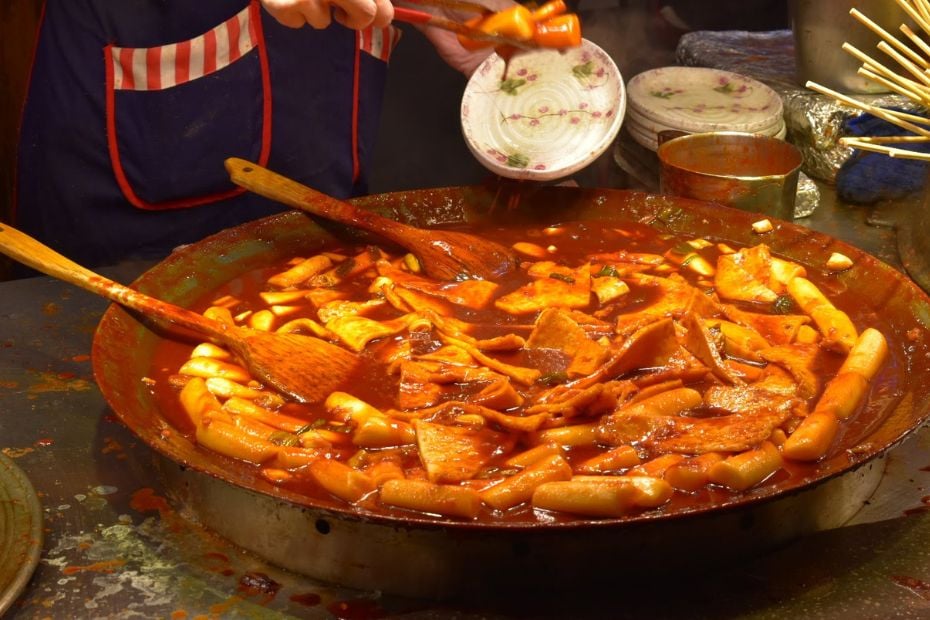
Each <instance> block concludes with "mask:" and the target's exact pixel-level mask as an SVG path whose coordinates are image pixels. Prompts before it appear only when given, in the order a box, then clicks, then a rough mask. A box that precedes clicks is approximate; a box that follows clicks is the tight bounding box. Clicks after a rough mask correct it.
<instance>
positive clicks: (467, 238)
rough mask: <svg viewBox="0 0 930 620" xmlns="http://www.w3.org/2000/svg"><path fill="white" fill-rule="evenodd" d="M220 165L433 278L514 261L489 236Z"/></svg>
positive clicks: (497, 272)
mask: <svg viewBox="0 0 930 620" xmlns="http://www.w3.org/2000/svg"><path fill="white" fill-rule="evenodd" d="M226 170H227V171H228V172H229V177H230V178H231V179H232V181H233V183H235V184H236V185H239V186H241V187H244V188H246V189H248V190H249V191H252V192H255V193H256V194H258V195H260V196H264V197H265V198H270V199H272V200H277V201H278V202H281V203H283V204H286V205H287V206H289V207H293V208H295V209H300V210H302V211H306V212H308V213H312V214H313V215H318V216H320V217H323V218H326V219H328V220H334V221H336V222H339V223H341V224H345V225H347V226H352V227H354V228H362V229H364V230H367V231H369V232H373V233H376V234H378V235H381V236H382V237H384V238H386V239H388V240H390V241H393V242H394V243H396V244H397V245H399V246H401V247H402V248H405V249H407V250H409V251H410V252H412V253H413V254H414V255H415V256H416V257H417V258H418V259H420V265H421V266H422V267H423V271H424V272H426V274H427V275H429V276H430V277H432V278H436V279H437V280H462V279H465V278H480V279H484V280H493V279H495V278H497V277H499V276H502V275H504V274H505V273H507V272H509V271H511V270H513V268H514V267H515V266H516V264H517V260H516V257H515V256H514V254H513V252H512V251H511V250H510V249H509V248H506V247H504V246H502V245H500V244H498V243H494V242H493V241H488V240H487V239H484V238H482V237H479V236H477V235H470V234H467V233H462V232H455V231H449V230H426V229H423V228H416V227H414V226H409V225H407V224H402V223H401V222H397V221H395V220H392V219H389V218H386V217H382V216H380V215H377V214H375V213H371V212H370V211H365V210H363V209H359V208H357V207H355V206H354V205H351V204H349V203H348V202H344V201H342V200H338V199H336V198H333V197H332V196H327V195H326V194H324V193H322V192H319V191H317V190H315V189H311V188H309V187H307V186H306V185H302V184H300V183H298V182H297V181H293V180H291V179H288V178H287V177H284V176H281V175H280V174H278V173H276V172H272V171H271V170H268V169H267V168H263V167H261V166H259V165H258V164H253V163H251V162H248V161H246V160H244V159H239V158H236V157H232V158H229V159H227V160H226Z"/></svg>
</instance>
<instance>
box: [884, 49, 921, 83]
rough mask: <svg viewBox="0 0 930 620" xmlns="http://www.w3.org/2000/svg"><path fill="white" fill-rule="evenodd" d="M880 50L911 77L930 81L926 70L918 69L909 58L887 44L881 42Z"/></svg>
mask: <svg viewBox="0 0 930 620" xmlns="http://www.w3.org/2000/svg"><path fill="white" fill-rule="evenodd" d="M878 49H879V50H881V51H882V52H885V53H886V54H887V55H889V56H891V57H892V58H893V59H894V60H895V61H896V62H897V63H898V64H899V65H901V66H902V67H904V68H905V69H907V71H908V72H909V73H910V74H911V75H913V76H915V77H916V76H920V78H921V81H923V80H924V79H930V76H928V74H927V73H926V72H925V71H924V70H922V68H921V67H918V66H917V65H915V64H914V63H912V62H911V61H909V60H908V59H907V58H905V57H904V56H902V55H901V54H899V53H898V52H897V51H896V50H894V49H893V48H892V47H891V46H890V45H888V44H887V43H886V42H884V41H880V42H879V43H878ZM928 84H930V83H928Z"/></svg>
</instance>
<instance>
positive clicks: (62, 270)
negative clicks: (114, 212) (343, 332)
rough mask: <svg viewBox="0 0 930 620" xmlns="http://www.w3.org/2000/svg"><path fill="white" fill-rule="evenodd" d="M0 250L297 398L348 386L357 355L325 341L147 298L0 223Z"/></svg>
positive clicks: (357, 362)
mask: <svg viewBox="0 0 930 620" xmlns="http://www.w3.org/2000/svg"><path fill="white" fill-rule="evenodd" d="M0 252H3V253H4V254H6V255H7V256H9V257H11V258H13V259H15V260H17V261H19V262H21V263H23V264H25V265H28V266H30V267H32V268H33V269H36V270H38V271H41V272H42V273H45V274H48V275H50V276H52V277H55V278H58V279H59V280H64V281H65V282H69V283H70V284H74V285H75V286H79V287H81V288H83V289H85V290H88V291H90V292H91V293H95V294H97V295H101V296H102V297H105V298H107V299H109V300H110V301H114V302H116V303H118V304H120V305H122V306H124V307H126V308H130V309H132V310H136V311H138V312H140V313H141V314H143V315H145V316H147V317H150V318H154V319H156V320H157V321H158V322H159V323H161V324H163V325H165V326H166V327H169V328H171V327H178V326H180V327H185V328H187V329H190V330H193V331H195V332H197V333H200V334H204V335H206V336H207V337H209V338H210V339H211V340H213V341H215V342H217V343H219V344H223V345H226V346H227V347H229V349H230V350H232V351H233V353H235V355H236V356H237V357H238V358H239V360H240V361H241V362H242V363H243V364H244V365H245V367H246V368H247V369H248V370H249V372H250V373H251V374H252V375H253V376H254V377H255V378H256V379H259V380H261V381H263V382H264V383H266V384H268V385H271V386H273V387H274V388H276V389H277V390H280V391H281V392H282V393H284V394H287V395H288V396H291V397H292V398H295V399H297V400H298V401H302V402H311V403H312V402H319V401H322V400H324V399H325V398H326V397H327V396H329V394H330V393H331V392H333V391H335V390H337V389H339V388H340V387H343V388H344V386H345V385H346V384H347V382H348V381H349V379H350V378H351V376H352V375H353V374H354V373H355V372H356V371H357V370H359V367H360V365H361V358H359V357H358V356H356V355H355V354H354V353H352V352H350V351H347V350H345V349H342V348H340V347H338V346H336V345H334V344H330V343H329V342H326V341H325V340H320V339H319V338H314V337H312V336H304V335H301V334H278V333H274V332H263V331H259V330H252V329H247V328H243V327H236V326H233V325H226V324H225V323H221V322H219V321H213V320H211V319H208V318H206V317H204V316H202V315H200V314H197V313H196V312H191V311H190V310H185V309H184V308H181V307H179V306H175V305H172V304H169V303H167V302H164V301H160V300H158V299H155V298H154V297H149V296H148V295H145V294H143V293H140V292H138V291H135V290H133V289H131V288H128V287H125V286H123V285H121V284H118V283H116V282H114V281H112V280H110V279H108V278H105V277H103V276H101V275H98V274H96V273H94V272H93V271H90V270H89V269H87V268H85V267H82V266H80V265H78V264H77V263H75V262H73V261H71V260H70V259H68V258H65V257H64V256H62V255H61V254H59V253H58V252H56V251H55V250H53V249H51V248H49V247H47V246H45V245H43V244H41V243H40V242H38V241H36V240H35V239H33V238H32V237H30V236H29V235H27V234H25V233H23V232H20V231H18V230H16V229H15V228H12V227H10V226H7V225H6V224H0Z"/></svg>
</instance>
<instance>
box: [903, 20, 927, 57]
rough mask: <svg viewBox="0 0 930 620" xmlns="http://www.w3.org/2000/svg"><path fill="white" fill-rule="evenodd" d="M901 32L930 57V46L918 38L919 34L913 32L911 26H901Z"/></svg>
mask: <svg viewBox="0 0 930 620" xmlns="http://www.w3.org/2000/svg"><path fill="white" fill-rule="evenodd" d="M901 32H903V33H904V36H906V37H907V38H908V39H910V40H911V42H912V43H913V44H914V45H916V46H917V47H918V48H919V49H920V51H922V52H923V53H924V54H926V55H927V56H928V57H930V45H927V43H926V42H925V41H924V40H923V39H921V38H920V37H919V36H917V33H916V32H914V31H913V30H911V28H910V26H908V25H907V24H901Z"/></svg>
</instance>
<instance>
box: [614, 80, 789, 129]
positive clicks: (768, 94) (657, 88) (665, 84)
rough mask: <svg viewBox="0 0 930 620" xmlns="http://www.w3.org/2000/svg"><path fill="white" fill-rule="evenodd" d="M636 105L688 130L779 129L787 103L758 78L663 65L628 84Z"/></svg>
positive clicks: (650, 115) (652, 116)
mask: <svg viewBox="0 0 930 620" xmlns="http://www.w3.org/2000/svg"><path fill="white" fill-rule="evenodd" d="M627 92H628V94H629V98H630V107H631V108H632V109H634V110H636V111H637V112H638V113H639V114H640V115H642V116H644V117H646V118H648V119H650V120H652V121H655V122H656V123H660V124H662V125H665V126H668V127H675V128H678V129H681V130H684V131H692V132H696V131H717V130H730V131H759V130H762V129H765V128H770V127H775V126H777V125H778V123H779V122H780V121H781V119H782V114H783V109H784V108H783V104H782V100H781V97H779V95H778V93H776V92H775V91H774V90H772V89H771V88H769V87H768V86H766V85H765V84H763V83H762V82H759V81H757V80H754V79H752V78H749V77H746V76H745V75H740V74H738V73H732V72H730V71H721V70H718V69H708V68H704V67H663V68H659V69H653V70H651V71H646V72H644V73H640V74H639V75H637V76H635V77H634V78H633V79H632V80H630V82H629V84H628V85H627Z"/></svg>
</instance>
